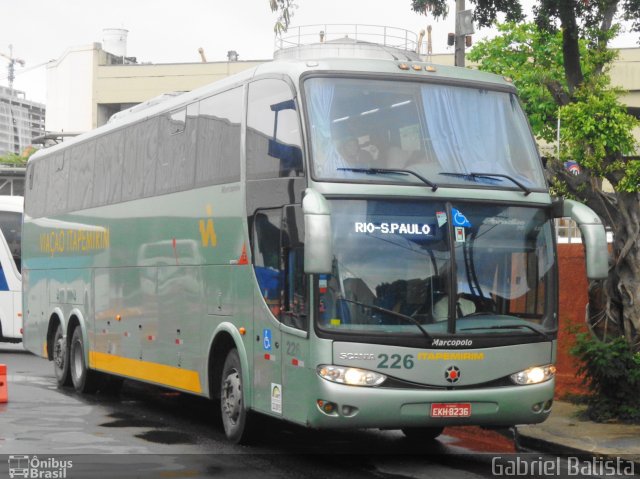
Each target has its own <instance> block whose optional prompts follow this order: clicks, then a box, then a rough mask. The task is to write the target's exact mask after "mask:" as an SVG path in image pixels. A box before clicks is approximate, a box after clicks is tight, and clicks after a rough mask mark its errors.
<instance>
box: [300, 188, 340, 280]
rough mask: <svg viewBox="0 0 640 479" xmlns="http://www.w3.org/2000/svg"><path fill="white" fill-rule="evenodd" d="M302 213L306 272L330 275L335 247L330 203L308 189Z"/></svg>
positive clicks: (303, 201)
mask: <svg viewBox="0 0 640 479" xmlns="http://www.w3.org/2000/svg"><path fill="white" fill-rule="evenodd" d="M302 212H303V213H304V272H305V273H313V274H330V273H331V265H332V260H333V247H332V240H331V209H330V207H329V202H328V201H327V200H326V198H325V197H324V196H322V195H321V194H320V193H318V192H317V191H315V190H313V189H312V188H307V189H306V190H305V194H304V198H303V200H302Z"/></svg>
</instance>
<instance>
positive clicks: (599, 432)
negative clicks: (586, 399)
mask: <svg viewBox="0 0 640 479" xmlns="http://www.w3.org/2000/svg"><path fill="white" fill-rule="evenodd" d="M585 409H586V406H582V405H580V406H577V405H574V404H571V403H568V402H564V401H555V402H554V403H553V410H552V412H551V416H549V419H547V420H546V421H545V422H543V423H542V424H535V425H530V426H518V427H517V431H516V444H517V445H518V446H519V448H524V449H532V450H535V451H540V452H549V453H556V454H563V453H565V454H585V455H586V454H590V455H593V456H599V457H620V456H623V457H624V458H625V459H628V460H633V461H634V462H635V463H636V464H638V465H640V425H632V424H618V423H596V422H592V421H588V420H584V419H582V418H581V417H580V413H581V412H583V411H584V410H585Z"/></svg>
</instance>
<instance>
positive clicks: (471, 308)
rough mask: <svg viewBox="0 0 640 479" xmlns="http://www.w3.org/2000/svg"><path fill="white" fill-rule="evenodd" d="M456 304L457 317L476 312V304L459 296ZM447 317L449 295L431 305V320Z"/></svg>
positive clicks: (440, 319)
mask: <svg viewBox="0 0 640 479" xmlns="http://www.w3.org/2000/svg"><path fill="white" fill-rule="evenodd" d="M456 305H457V306H456V309H457V310H458V311H457V312H456V317H457V318H462V317H464V316H468V315H469V314H472V313H475V312H476V304H475V303H474V302H473V301H471V300H469V299H466V298H463V297H461V296H458V301H456ZM447 319H449V296H448V295H445V296H443V297H442V298H440V299H439V300H438V301H436V304H434V305H433V320H434V321H446V320H447Z"/></svg>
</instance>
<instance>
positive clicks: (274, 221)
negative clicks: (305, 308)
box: [252, 208, 284, 318]
mask: <svg viewBox="0 0 640 479" xmlns="http://www.w3.org/2000/svg"><path fill="white" fill-rule="evenodd" d="M281 225H282V209H280V208H278V209H273V210H258V211H257V212H256V214H255V215H254V217H253V235H252V240H253V241H252V247H253V260H254V265H253V266H254V268H255V272H256V278H257V279H258V286H259V287H260V294H261V295H262V298H263V299H264V301H265V303H267V306H268V307H269V310H270V311H271V313H272V314H273V315H274V316H275V317H276V318H280V310H281V309H282V302H281V300H282V295H283V289H282V288H283V284H284V271H283V269H282V266H281V264H282V263H281V256H280V236H281V231H280V228H281Z"/></svg>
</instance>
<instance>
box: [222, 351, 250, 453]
mask: <svg viewBox="0 0 640 479" xmlns="http://www.w3.org/2000/svg"><path fill="white" fill-rule="evenodd" d="M220 411H221V414H222V426H223V427H224V433H225V435H226V436H227V439H228V440H229V441H231V442H233V443H234V444H247V443H248V442H249V441H250V438H251V427H250V426H251V422H252V421H251V419H252V417H251V413H250V412H249V411H247V408H246V406H245V401H244V391H243V384H242V366H241V364H240V356H239V355H238V350H237V349H235V348H233V349H231V350H229V352H228V353H227V357H226V359H225V361H224V366H223V367H222V375H221V380H220Z"/></svg>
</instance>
